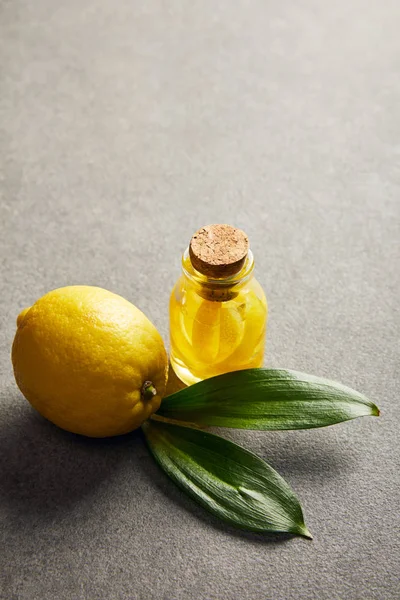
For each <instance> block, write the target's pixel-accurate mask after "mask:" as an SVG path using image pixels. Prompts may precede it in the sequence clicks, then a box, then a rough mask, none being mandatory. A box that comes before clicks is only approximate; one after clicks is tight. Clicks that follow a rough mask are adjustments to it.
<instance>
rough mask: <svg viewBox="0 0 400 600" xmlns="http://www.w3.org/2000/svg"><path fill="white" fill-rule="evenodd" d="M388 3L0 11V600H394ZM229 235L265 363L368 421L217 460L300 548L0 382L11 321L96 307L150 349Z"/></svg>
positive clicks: (395, 440)
mask: <svg viewBox="0 0 400 600" xmlns="http://www.w3.org/2000/svg"><path fill="white" fill-rule="evenodd" d="M399 26H400V7H399V2H398V0H386V1H385V2H382V0H369V1H368V2H367V1H364V0H353V1H352V2H348V1H347V0H337V1H335V2H332V3H330V2H320V1H319V0H296V1H295V0H290V1H289V0H284V1H282V2H273V1H272V0H264V1H261V0H259V1H245V0H238V1H235V2H229V1H228V0H224V1H221V2H216V1H214V0H206V1H200V0H199V1H197V0H196V1H191V2H178V1H170V2H167V1H162V0H150V1H148V2H144V1H143V2H138V1H133V0H116V1H114V0H97V1H93V0H92V1H90V0H89V1H88V2H84V1H82V0H68V2H67V1H66V0H61V1H54V0H36V1H35V2H29V1H28V0H12V1H7V0H3V1H2V2H1V3H0V65H1V82H0V110H1V119H0V128H1V129H0V152H1V181H0V186H1V204H0V210H1V220H0V225H1V231H0V258H1V294H0V322H1V331H0V352H1V361H0V519H1V520H0V535H1V538H0V597H1V599H2V600H3V599H4V600H17V599H18V600H20V599H21V600H59V599H60V600H63V599H65V600H83V599H85V600H97V599H99V600H100V599H110V600H125V599H128V598H129V599H135V600H136V599H137V600H139V599H140V600H153V599H163V600H175V599H176V600H183V599H185V600H186V599H187V600H216V599H218V600H225V599H227V600H241V599H257V600H258V599H260V600H266V599H271V600H281V599H293V600H298V599H300V600H301V599H309V598H310V599H312V598H315V599H318V600H319V599H321V600H322V599H323V600H325V599H326V600H334V599H352V600H355V599H359V600H370V599H374V598H379V599H382V600H383V599H384V600H389V599H394V598H400V591H399V584H398V579H399V566H398V564H399V508H400V506H399V504H400V503H399V462H400V461H399V458H400V457H399V434H398V429H399V387H398V386H399V334H400V320H399V308H398V301H399V294H400V280H399V279H400V278H399V272H400V268H399V265H400V260H399V259H400V253H399V239H400V206H399V205H400V196H399V194H400V185H399V184H400V169H399V165H400V112H399V111H400V109H399V106H400V38H399V33H398V32H399ZM209 222H229V223H234V224H237V225H238V226H241V227H243V228H244V229H245V230H246V231H247V232H248V234H249V236H250V239H251V243H252V248H253V251H254V254H255V256H256V260H257V270H258V277H259V279H260V281H261V283H262V284H263V285H264V286H265V289H266V290H267V294H268V298H269V304H270V311H271V312H270V315H271V316H270V319H271V320H270V325H269V331H268V355H267V364H269V365H270V366H281V367H292V368H297V369H302V370H305V371H307V372H311V373H315V374H320V375H326V376H330V377H331V378H336V379H339V380H341V381H343V382H344V383H346V384H349V385H351V386H353V387H356V388H357V389H360V390H361V391H363V392H365V393H366V394H367V395H369V396H370V397H371V399H373V400H374V401H375V402H376V403H377V404H378V405H379V406H380V408H381V409H382V417H381V419H372V418H371V419H360V420H359V421H354V422H350V423H346V424H342V425H337V426H335V427H332V428H328V429H324V430H314V431H310V432H307V431H304V432H286V433H285V432H282V433H276V434H267V433H264V434H259V433H246V432H229V433H227V434H226V435H228V436H229V437H230V438H231V439H233V440H236V441H239V442H241V443H243V444H245V445H246V446H247V447H248V448H250V449H252V450H253V451H255V452H257V453H258V454H259V455H260V456H262V457H264V458H266V459H267V460H268V461H269V462H270V463H271V464H272V465H273V466H274V467H275V468H277V469H278V470H279V471H280V472H281V473H282V474H283V475H284V476H285V477H286V478H287V479H288V481H289V482H290V483H291V485H292V486H293V488H294V490H295V491H296V493H297V494H298V496H299V498H300V499H301V501H302V503H303V506H304V509H305V515H306V521H307V524H308V526H309V528H310V529H311V531H312V532H313V534H314V536H315V537H314V541H313V542H307V541H304V540H301V539H294V540H289V541H288V540H285V541H280V540H277V539H274V538H269V539H266V540H265V539H263V538H262V537H261V536H253V535H246V534H242V533H238V532H236V531H234V530H233V529H230V528H227V527H225V526H222V525H220V524H218V523H217V522H216V521H214V520H213V519H212V518H211V517H209V516H208V515H207V514H206V513H204V512H203V510H202V509H200V508H198V507H196V506H195V505H193V504H192V503H191V502H190V501H189V500H187V499H186V498H185V497H184V496H183V495H182V494H181V493H180V492H179V491H178V490H177V489H175V487H174V485H173V484H172V483H170V482H169V481H168V480H167V479H166V478H165V477H164V475H163V474H162V473H161V472H160V471H159V470H158V468H157V467H156V465H155V464H154V463H153V461H152V460H151V459H150V458H149V455H148V453H147V451H146V449H145V446H144V443H143V439H142V437H141V435H140V434H137V433H136V434H132V435H130V436H126V437H125V438H123V439H116V440H111V441H90V440H85V439H82V438H77V437H75V436H73V435H69V434H66V433H64V432H62V431H60V430H57V429H56V428H55V427H53V426H51V425H50V424H48V423H46V422H45V421H43V420H42V419H41V418H40V417H39V416H37V415H36V414H35V413H34V412H33V411H32V410H31V409H30V408H29V406H28V404H27V403H26V402H25V400H24V399H23V398H22V397H21V395H20V393H19V392H18V390H17V389H16V386H15V384H14V380H13V375H12V369H11V365H10V360H9V351H10V346H11V343H12V339H13V335H14V331H15V325H14V323H15V317H16V315H17V313H18V312H19V310H20V309H21V308H22V307H24V306H26V305H29V304H30V303H32V302H34V301H35V300H36V299H37V298H38V297H40V296H41V295H42V294H43V293H45V292H46V291H48V290H50V289H52V288H55V287H58V286H62V285H67V284H73V283H85V284H96V285H100V286H103V287H106V288H109V289H111V290H113V291H116V292H118V293H120V294H122V295H123V296H125V297H127V298H128V299H130V300H132V301H133V302H134V303H136V304H137V305H138V306H139V307H140V308H142V309H143V310H144V311H145V312H146V313H147V314H148V316H149V317H150V318H151V319H152V320H153V321H154V322H155V324H156V325H157V327H158V328H159V329H160V331H161V332H162V334H163V335H164V336H165V339H166V340H167V333H168V315H167V305H168V295H169V292H170V289H171V287H172V285H173V283H174V280H175V279H176V277H177V275H178V272H179V261H180V253H181V251H182V250H183V248H184V247H185V245H186V243H187V242H188V239H189V237H190V235H191V233H192V232H193V231H194V230H195V229H197V228H198V227H199V226H201V225H204V224H206V223H209Z"/></svg>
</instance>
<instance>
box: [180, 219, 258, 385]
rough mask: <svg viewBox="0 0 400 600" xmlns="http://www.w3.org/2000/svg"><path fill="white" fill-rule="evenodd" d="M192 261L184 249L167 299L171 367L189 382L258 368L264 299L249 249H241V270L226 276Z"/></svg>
mask: <svg viewBox="0 0 400 600" xmlns="http://www.w3.org/2000/svg"><path fill="white" fill-rule="evenodd" d="M210 227H212V226H210ZM224 227H227V226H224ZM212 241H213V243H217V242H218V240H216V239H214V238H213V240H212ZM210 246H212V244H210ZM208 260H209V259H208ZM222 260H225V262H227V260H228V259H227V258H226V257H225V258H224V257H222V258H221V261H222ZM193 262H194V261H193V257H191V253H190V252H189V249H188V250H186V252H185V253H184V255H183V259H182V271H183V273H182V275H181V277H180V278H179V280H178V281H177V283H176V285H175V287H174V289H173V291H172V294H171V299H170V341H171V364H172V367H173V369H174V371H175V372H176V374H177V375H178V377H179V378H180V379H181V380H182V381H184V382H185V383H187V384H192V383H195V382H197V381H200V380H201V379H206V378H208V377H212V376H214V375H219V374H221V373H226V372H228V371H236V370H239V369H247V368H252V367H260V366H262V362H263V357H264V347H265V333H266V322H267V302H266V298H265V295H264V292H263V290H262V288H261V286H260V284H259V283H258V282H257V280H256V279H255V278H254V276H253V269H254V259H253V255H252V253H251V251H250V250H247V249H246V255H245V258H244V260H243V261H242V266H241V268H240V270H239V271H238V272H236V273H233V274H230V275H228V276H227V277H223V276H222V277H221V276H220V277H218V278H213V277H210V276H209V275H205V274H204V273H201V272H199V271H197V270H196V269H195V268H194V266H193ZM196 266H197V265H196ZM211 271H212V269H211ZM219 274H221V273H219Z"/></svg>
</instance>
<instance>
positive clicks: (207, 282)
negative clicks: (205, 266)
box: [182, 246, 254, 288]
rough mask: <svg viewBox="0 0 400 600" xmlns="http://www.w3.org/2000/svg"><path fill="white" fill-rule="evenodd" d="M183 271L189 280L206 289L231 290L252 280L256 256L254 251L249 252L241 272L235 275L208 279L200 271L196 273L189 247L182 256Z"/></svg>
mask: <svg viewBox="0 0 400 600" xmlns="http://www.w3.org/2000/svg"><path fill="white" fill-rule="evenodd" d="M187 265H190V268H189V269H188V268H187ZM182 270H183V273H184V275H185V276H186V277H187V278H188V279H190V280H191V281H193V282H195V283H197V284H198V285H202V286H205V287H216V288H229V287H234V286H238V285H241V284H243V283H245V282H246V281H247V280H248V279H250V277H251V275H252V273H253V271H254V256H253V253H252V251H251V250H248V253H247V257H246V261H245V263H244V265H243V267H242V268H241V270H240V271H238V272H237V273H235V274H234V275H229V276H228V277H221V278H219V279H213V278H211V277H207V275H203V274H202V273H200V272H199V271H196V269H195V268H194V267H193V265H192V261H191V260H190V255H189V246H188V247H187V248H186V250H185V252H184V253H183V254H182Z"/></svg>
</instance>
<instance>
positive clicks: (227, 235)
mask: <svg viewBox="0 0 400 600" xmlns="http://www.w3.org/2000/svg"><path fill="white" fill-rule="evenodd" d="M248 251H249V240H248V238H247V235H246V234H245V233H244V231H242V230H241V229H237V228H236V227H232V226H231V225H207V226H206V227H202V228H201V229H199V230H198V231H196V233H195V234H194V235H193V237H192V239H191V240H190V245H189V255H190V260H191V262H192V265H193V267H194V268H195V269H196V271H199V272H200V273H202V274H203V275H206V276H207V277H211V278H213V279H219V278H222V277H230V276H231V275H234V274H235V273H238V272H239V271H240V270H241V269H242V267H243V265H244V263H245V260H246V257H247V253H248Z"/></svg>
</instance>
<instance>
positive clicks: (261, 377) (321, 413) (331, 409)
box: [156, 369, 379, 430]
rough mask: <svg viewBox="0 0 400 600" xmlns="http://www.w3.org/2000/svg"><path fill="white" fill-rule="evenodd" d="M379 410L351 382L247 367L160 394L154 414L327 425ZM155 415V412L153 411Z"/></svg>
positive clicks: (222, 422) (273, 425)
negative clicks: (161, 396) (169, 393)
mask: <svg viewBox="0 0 400 600" xmlns="http://www.w3.org/2000/svg"><path fill="white" fill-rule="evenodd" d="M366 415H375V416H378V415H379V410H378V408H377V407H376V406H375V404H373V403H372V402H370V401H369V400H368V399H367V398H366V397H365V396H363V395H362V394H360V393H358V392H356V391H355V390H352V389H351V388H349V387H346V386H344V385H341V384H340V383H336V382H334V381H330V380H328V379H323V378H321V377H314V376H313V375H306V374H305V373H299V372H297V371H287V370H286V371H285V370H278V369H247V370H244V371H235V372H233V373H225V374H224V375H218V376H217V377H212V378H210V379H205V380H204V381H200V382H199V383H196V384H194V385H192V386H190V387H187V388H185V389H183V390H180V391H179V392H176V393H175V394H171V395H170V396H167V397H166V398H164V400H163V402H162V404H161V407H160V409H159V410H158V412H157V416H161V417H164V418H167V419H172V420H177V421H183V422H185V423H191V424H196V425H199V426H200V427H201V426H207V425H216V426H220V427H235V428H240V429H260V430H267V429H269V430H271V429H310V428H312V427H325V426H326V425H333V424H334V423H340V422H341V421H347V420H349V419H355V418H356V417H363V416H366ZM156 418H157V417H156Z"/></svg>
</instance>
